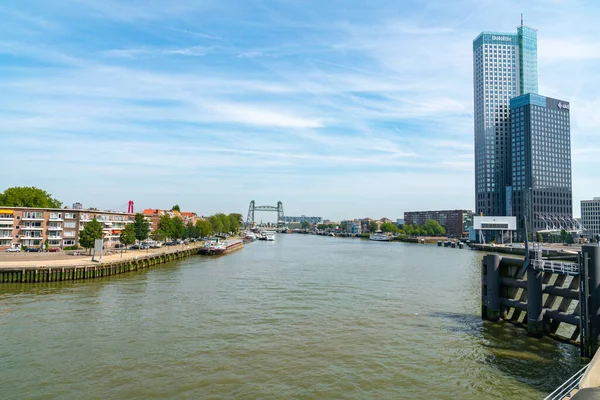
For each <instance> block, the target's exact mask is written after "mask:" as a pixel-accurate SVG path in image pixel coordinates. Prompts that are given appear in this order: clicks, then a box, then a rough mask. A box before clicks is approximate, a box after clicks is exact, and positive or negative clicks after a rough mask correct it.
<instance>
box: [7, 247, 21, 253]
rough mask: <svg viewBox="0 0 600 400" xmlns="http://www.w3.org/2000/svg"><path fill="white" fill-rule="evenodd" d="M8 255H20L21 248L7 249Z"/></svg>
mask: <svg viewBox="0 0 600 400" xmlns="http://www.w3.org/2000/svg"><path fill="white" fill-rule="evenodd" d="M6 252H7V253H20V252H21V249H20V248H19V247H9V248H8V249H6Z"/></svg>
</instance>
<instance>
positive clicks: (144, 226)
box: [132, 213, 150, 241]
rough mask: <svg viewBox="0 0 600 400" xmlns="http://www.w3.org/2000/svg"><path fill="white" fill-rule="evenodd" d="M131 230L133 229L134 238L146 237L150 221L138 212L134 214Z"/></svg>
mask: <svg viewBox="0 0 600 400" xmlns="http://www.w3.org/2000/svg"><path fill="white" fill-rule="evenodd" d="M132 225H133V230H134V231H135V238H136V239H137V240H139V241H142V240H146V239H148V230H149V229H150V222H148V221H146V218H145V217H144V216H143V215H142V214H140V213H137V214H135V219H134V221H133V224H132Z"/></svg>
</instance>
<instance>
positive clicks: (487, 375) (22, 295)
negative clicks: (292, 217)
mask: <svg viewBox="0 0 600 400" xmlns="http://www.w3.org/2000/svg"><path fill="white" fill-rule="evenodd" d="M481 258H482V254H481V253H478V252H474V251H470V250H460V249H451V248H444V247H437V246H433V245H416V244H403V243H381V242H369V241H364V240H359V239H342V238H330V237H317V236H307V235H278V236H277V241H276V242H274V243H271V242H255V243H251V244H249V245H247V246H246V247H245V248H244V249H243V250H242V251H239V252H237V253H234V254H231V255H228V256H224V257H218V258H210V257H200V256H198V257H193V258H189V259H186V260H183V261H179V262H174V263H170V264H166V265H164V266H159V267H155V268H154V269H151V270H148V271H144V272H139V273H133V274H126V275H120V276H114V277H110V278H106V279H102V280H96V281H82V282H66V283H48V284H27V285H12V284H10V285H6V284H5V285H1V286H0V382H1V383H0V398H1V399H4V400H7V399H21V400H22V399H36V400H42V399H455V398H460V399H535V398H543V397H544V395H545V394H547V393H549V392H550V391H552V390H553V389H554V388H555V387H556V386H557V385H559V384H560V383H562V381H563V380H564V379H565V378H567V377H568V376H570V374H572V373H574V372H575V371H577V370H578V369H579V368H580V367H581V366H582V365H583V364H582V361H581V360H580V359H579V357H578V354H579V351H578V349H577V348H576V347H574V346H569V345H565V344H560V343H557V342H554V341H552V340H550V339H542V340H534V339H530V338H528V337H527V336H526V335H525V333H524V331H523V330H521V329H518V328H515V327H513V326H511V325H510V324H506V323H504V324H503V323H499V324H491V323H483V322H482V321H481V319H480V316H479V313H480V296H481V295H480V293H481V289H480V279H481V278H480V261H481Z"/></svg>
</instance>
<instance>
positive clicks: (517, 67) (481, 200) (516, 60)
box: [473, 21, 538, 216]
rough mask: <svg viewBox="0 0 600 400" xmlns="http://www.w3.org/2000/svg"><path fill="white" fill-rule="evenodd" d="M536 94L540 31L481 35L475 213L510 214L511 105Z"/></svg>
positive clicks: (476, 56) (476, 58)
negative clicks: (516, 99) (520, 98)
mask: <svg viewBox="0 0 600 400" xmlns="http://www.w3.org/2000/svg"><path fill="white" fill-rule="evenodd" d="M537 91H538V73H537V31H536V30H535V29H532V28H529V27H527V26H524V25H523V22H522V21H521V26H519V27H518V28H517V32H516V33H504V32H482V33H481V34H479V36H477V38H475V40H474V41H473V92H474V107H475V109H474V117H475V124H474V128H475V132H474V140H475V210H476V214H478V215H480V214H483V215H498V216H501V215H509V214H508V213H507V209H508V208H510V203H509V201H508V200H507V197H508V196H509V192H510V189H508V187H509V186H510V177H511V171H510V166H509V162H508V158H509V157H510V154H509V153H510V126H509V118H510V115H509V112H510V109H509V101H510V99H511V98H513V97H516V96H519V95H521V94H526V93H535V94H537Z"/></svg>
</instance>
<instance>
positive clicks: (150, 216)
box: [142, 208, 202, 231]
mask: <svg viewBox="0 0 600 400" xmlns="http://www.w3.org/2000/svg"><path fill="white" fill-rule="evenodd" d="M142 214H143V215H144V217H146V220H147V221H150V230H151V231H155V230H156V229H158V222H159V221H160V217H161V216H163V215H170V216H171V218H173V217H179V218H181V219H182V220H183V223H184V224H187V223H188V222H191V223H192V224H194V225H195V224H196V221H198V220H199V219H202V218H200V217H198V215H197V214H196V213H195V212H179V211H176V210H159V209H154V208H147V209H145V210H144V211H143V212H142Z"/></svg>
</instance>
